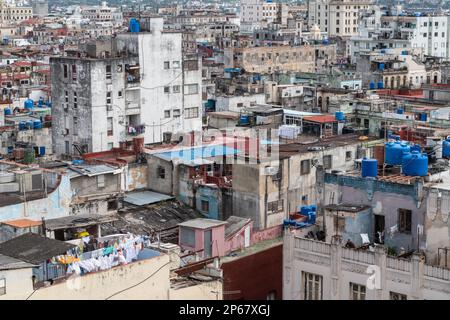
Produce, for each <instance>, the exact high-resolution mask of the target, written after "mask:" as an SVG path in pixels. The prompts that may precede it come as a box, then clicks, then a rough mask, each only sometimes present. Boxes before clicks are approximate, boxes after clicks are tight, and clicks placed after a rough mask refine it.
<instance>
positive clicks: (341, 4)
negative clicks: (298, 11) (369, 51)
mask: <svg viewBox="0 0 450 320" xmlns="http://www.w3.org/2000/svg"><path fill="white" fill-rule="evenodd" d="M372 5H373V3H372V0H309V1H308V25H309V27H310V28H312V27H313V26H314V25H317V26H318V27H319V28H320V31H322V32H327V33H328V36H330V37H334V36H340V37H351V36H354V35H357V34H358V23H359V19H360V12H361V11H362V10H368V9H370V8H371V7H372Z"/></svg>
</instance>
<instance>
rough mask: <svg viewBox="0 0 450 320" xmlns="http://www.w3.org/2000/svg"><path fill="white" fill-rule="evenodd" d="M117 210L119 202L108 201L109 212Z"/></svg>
mask: <svg viewBox="0 0 450 320" xmlns="http://www.w3.org/2000/svg"><path fill="white" fill-rule="evenodd" d="M117 208H118V204H117V200H110V201H108V211H111V210H117Z"/></svg>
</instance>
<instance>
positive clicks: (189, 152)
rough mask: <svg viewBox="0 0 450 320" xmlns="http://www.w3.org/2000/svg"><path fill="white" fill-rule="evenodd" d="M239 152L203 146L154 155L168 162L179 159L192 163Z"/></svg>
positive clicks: (218, 146)
mask: <svg viewBox="0 0 450 320" xmlns="http://www.w3.org/2000/svg"><path fill="white" fill-rule="evenodd" d="M238 153H239V151H238V150H237V149H234V148H230V147H226V146H223V145H213V146H203V147H196V148H188V149H182V150H174V151H167V152H162V153H157V154H155V155H156V156H157V157H159V158H161V159H164V160H167V161H170V160H173V159H180V160H181V161H182V162H192V161H194V160H196V159H205V158H211V157H219V156H223V155H225V156H226V155H235V154H238Z"/></svg>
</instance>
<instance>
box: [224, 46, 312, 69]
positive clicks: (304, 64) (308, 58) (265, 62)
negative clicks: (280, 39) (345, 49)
mask: <svg viewBox="0 0 450 320" xmlns="http://www.w3.org/2000/svg"><path fill="white" fill-rule="evenodd" d="M234 54H235V55H236V54H238V60H235V63H234V67H238V68H244V69H245V70H246V71H248V72H256V73H271V72H274V71H301V72H314V70H315V50H314V47H311V46H300V47H291V46H275V47H249V48H235V49H234ZM228 58H230V57H228ZM231 61H233V59H231Z"/></svg>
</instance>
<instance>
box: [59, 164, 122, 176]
mask: <svg viewBox="0 0 450 320" xmlns="http://www.w3.org/2000/svg"><path fill="white" fill-rule="evenodd" d="M117 170H119V169H118V168H116V167H113V166H108V165H106V164H99V165H77V166H70V167H69V171H68V174H69V177H70V178H75V177H80V176H82V175H86V176H89V177H93V176H98V175H101V174H107V173H114V174H115V173H118V172H116V171H117Z"/></svg>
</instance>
